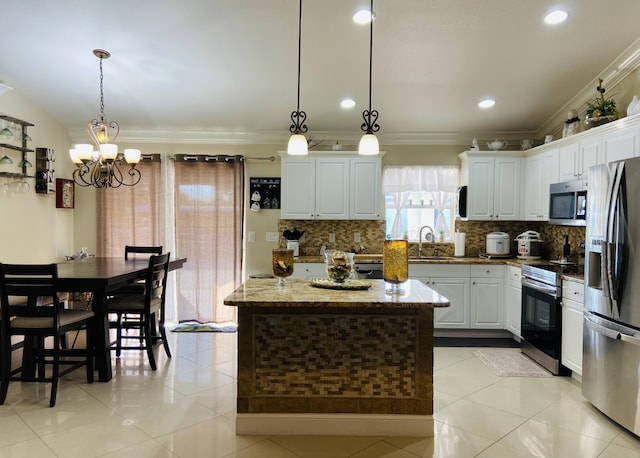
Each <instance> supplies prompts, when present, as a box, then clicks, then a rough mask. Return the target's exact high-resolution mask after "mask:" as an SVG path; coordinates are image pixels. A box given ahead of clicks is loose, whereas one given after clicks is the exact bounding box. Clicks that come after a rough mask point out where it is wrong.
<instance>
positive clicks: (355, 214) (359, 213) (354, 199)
mask: <svg viewBox="0 0 640 458" xmlns="http://www.w3.org/2000/svg"><path fill="white" fill-rule="evenodd" d="M380 162H381V161H380V159H379V158H377V157H375V158H372V157H353V158H350V160H349V170H350V180H349V181H350V185H351V188H350V190H349V194H350V197H351V200H350V201H349V210H350V211H349V213H350V218H351V219H380V218H381V213H380V205H381V203H380V202H381V199H382V170H381V165H380Z"/></svg>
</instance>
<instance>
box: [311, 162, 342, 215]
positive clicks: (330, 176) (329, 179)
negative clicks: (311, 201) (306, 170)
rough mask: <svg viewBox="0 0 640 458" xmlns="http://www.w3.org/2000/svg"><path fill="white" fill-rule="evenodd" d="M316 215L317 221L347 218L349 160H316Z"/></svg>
mask: <svg viewBox="0 0 640 458" xmlns="http://www.w3.org/2000/svg"><path fill="white" fill-rule="evenodd" d="M315 202H316V205H315V208H316V214H315V217H316V218H318V219H348V218H349V159H348V158H317V159H316V200H315Z"/></svg>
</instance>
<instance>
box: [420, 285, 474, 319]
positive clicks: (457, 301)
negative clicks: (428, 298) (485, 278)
mask: <svg viewBox="0 0 640 458" xmlns="http://www.w3.org/2000/svg"><path fill="white" fill-rule="evenodd" d="M427 285H428V286H429V287H431V288H432V289H433V290H434V291H437V292H438V293H440V294H442V295H443V296H444V297H446V298H447V299H449V302H450V303H451V305H450V306H449V307H446V308H444V307H436V308H435V310H434V327H436V328H449V329H468V328H469V279H468V278H432V279H431V281H430V282H429V283H427Z"/></svg>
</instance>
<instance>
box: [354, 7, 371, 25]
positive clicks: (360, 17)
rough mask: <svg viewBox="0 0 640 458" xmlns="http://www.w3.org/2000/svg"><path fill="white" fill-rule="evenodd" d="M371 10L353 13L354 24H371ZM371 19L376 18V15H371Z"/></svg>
mask: <svg viewBox="0 0 640 458" xmlns="http://www.w3.org/2000/svg"><path fill="white" fill-rule="evenodd" d="M371 16H372V14H371V10H369V9H361V10H358V11H356V12H355V13H353V22H355V23H356V24H361V25H364V24H369V23H370V22H371ZM373 18H374V19H375V18H376V15H375V14H373Z"/></svg>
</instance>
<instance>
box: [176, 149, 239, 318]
mask: <svg viewBox="0 0 640 458" xmlns="http://www.w3.org/2000/svg"><path fill="white" fill-rule="evenodd" d="M174 166H175V183H174V186H175V189H174V206H175V243H176V249H177V251H178V252H179V253H180V255H182V256H186V257H187V258H188V262H187V263H186V264H185V266H184V267H183V268H182V269H181V272H180V280H179V296H178V309H177V311H178V319H179V321H191V320H195V321H200V322H212V321H213V322H225V321H235V320H236V309H235V308H234V307H228V306H225V305H224V304H223V299H224V298H225V297H226V296H227V295H228V294H230V293H231V292H232V291H233V290H234V289H236V288H237V287H238V286H239V285H240V283H241V282H242V277H241V273H242V265H241V263H242V222H243V211H244V208H243V201H244V199H243V191H244V182H243V180H244V163H243V162H242V161H241V160H233V159H231V160H229V158H226V159H221V160H205V161H201V160H200V159H198V160H185V161H179V160H176V163H175V164H174Z"/></svg>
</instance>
